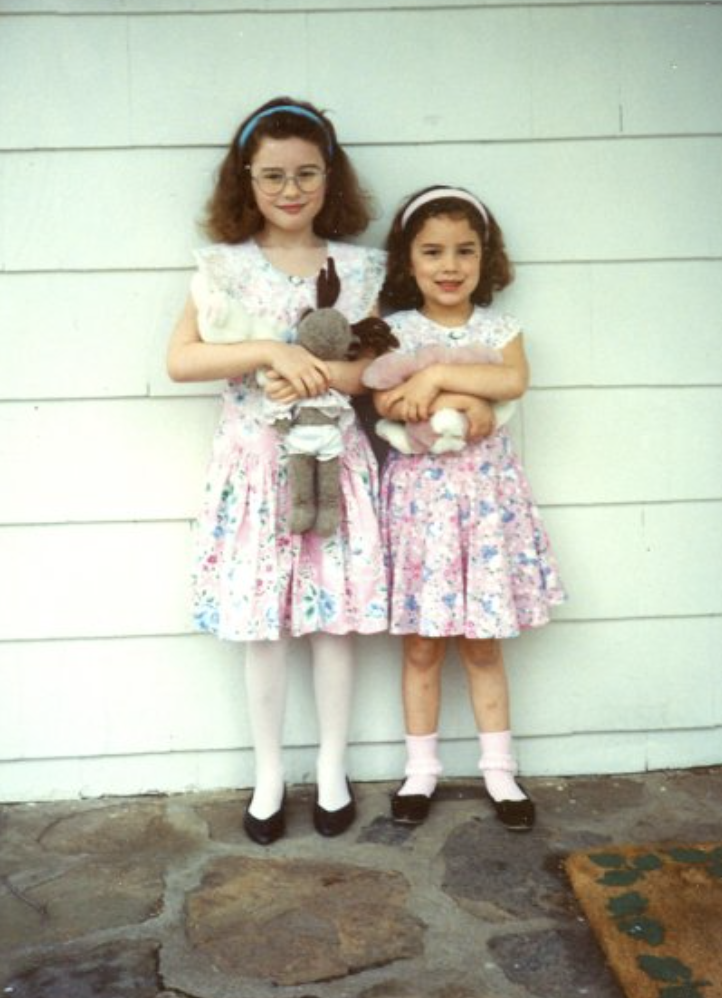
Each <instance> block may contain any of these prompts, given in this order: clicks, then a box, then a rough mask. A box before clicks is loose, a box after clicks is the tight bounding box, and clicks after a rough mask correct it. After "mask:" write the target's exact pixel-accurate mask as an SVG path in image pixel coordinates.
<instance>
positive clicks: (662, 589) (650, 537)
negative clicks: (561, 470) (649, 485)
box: [545, 501, 722, 620]
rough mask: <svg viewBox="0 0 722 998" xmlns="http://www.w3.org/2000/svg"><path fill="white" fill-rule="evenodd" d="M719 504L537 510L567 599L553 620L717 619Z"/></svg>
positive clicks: (720, 606) (721, 550)
mask: <svg viewBox="0 0 722 998" xmlns="http://www.w3.org/2000/svg"><path fill="white" fill-rule="evenodd" d="M721 517H722V502H719V501H718V502H713V503H712V502H711V503H691V502H688V503H660V504H657V505H650V506H597V507H584V506H579V507H573V508H567V509H563V508H554V509H547V510H545V520H546V523H547V525H548V527H549V531H550V534H551V536H552V538H553V539H554V547H555V550H556V552H557V555H558V558H559V562H560V565H561V566H562V567H563V570H564V582H565V584H566V586H567V588H568V591H569V595H570V599H569V602H568V603H567V604H565V605H564V606H563V607H561V608H560V609H559V610H557V611H556V614H555V616H556V617H557V618H558V619H575V620H579V619H582V620H614V619H625V618H630V617H632V618H633V617H648V618H652V617H675V616H694V615H698V614H719V613H720V612H722V586H721V585H720V565H722V531H720V529H719V525H720V518H721Z"/></svg>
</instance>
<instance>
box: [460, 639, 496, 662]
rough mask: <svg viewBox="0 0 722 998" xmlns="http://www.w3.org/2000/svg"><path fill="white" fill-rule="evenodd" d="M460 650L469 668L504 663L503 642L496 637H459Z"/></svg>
mask: <svg viewBox="0 0 722 998" xmlns="http://www.w3.org/2000/svg"><path fill="white" fill-rule="evenodd" d="M459 652H460V654H461V658H462V661H463V663H464V665H465V666H466V667H467V668H472V669H488V668H491V667H495V666H499V665H502V664H503V660H502V655H501V642H500V641H497V640H496V638H489V639H487V640H483V641H482V640H478V639H473V638H459Z"/></svg>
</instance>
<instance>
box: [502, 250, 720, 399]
mask: <svg viewBox="0 0 722 998" xmlns="http://www.w3.org/2000/svg"><path fill="white" fill-rule="evenodd" d="M516 270H517V273H516V279H515V282H514V283H513V284H512V285H511V287H510V288H509V289H508V290H507V291H506V292H505V293H504V294H503V295H501V296H500V297H499V299H498V304H499V307H500V308H502V309H505V310H506V311H510V312H512V313H513V314H514V315H517V316H518V317H519V319H520V320H521V322H522V325H523V327H524V329H525V330H526V346H527V353H528V355H529V359H530V362H531V370H532V385H533V386H535V387H542V388H544V387H550V386H554V387H558V386H567V387H572V386H579V385H582V386H596V385H600V386H601V385H606V386H610V385H617V386H624V385H668V386H674V385H710V384H715V383H719V380H720V379H719V375H720V372H722V335H720V333H722V296H721V295H720V294H719V292H718V288H719V287H720V286H722V261H720V260H710V261H704V260H694V261H691V260H690V261H678V260H670V261H658V262H655V263H653V262H651V261H645V262H644V263H633V262H630V263H625V264H615V263H608V264H599V265H596V264H589V265H584V264H570V265H568V266H560V265H556V266H544V265H540V266H533V265H531V266H529V265H524V264H523V265H521V266H517V268H516Z"/></svg>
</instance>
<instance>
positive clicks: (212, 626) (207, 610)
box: [194, 606, 220, 634]
mask: <svg viewBox="0 0 722 998" xmlns="http://www.w3.org/2000/svg"><path fill="white" fill-rule="evenodd" d="M194 620H195V623H196V626H197V627H198V629H199V630H201V631H210V632H211V633H212V634H214V633H215V632H216V631H217V630H218V625H219V623H220V614H219V613H218V607H215V606H203V607H201V608H200V610H198V611H197V612H196V614H195V616H194Z"/></svg>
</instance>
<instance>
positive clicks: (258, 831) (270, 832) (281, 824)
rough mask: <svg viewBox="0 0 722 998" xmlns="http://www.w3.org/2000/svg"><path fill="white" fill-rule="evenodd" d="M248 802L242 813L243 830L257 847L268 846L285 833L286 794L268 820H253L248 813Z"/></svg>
mask: <svg viewBox="0 0 722 998" xmlns="http://www.w3.org/2000/svg"><path fill="white" fill-rule="evenodd" d="M250 806H251V804H250V801H249V802H248V804H247V805H246V810H245V811H244V813H243V828H244V831H245V833H246V835H247V836H248V838H249V839H253V841H254V842H257V843H258V844H259V846H270V845H272V844H273V843H274V842H275V841H276V840H277V839H280V838H281V836H282V835H283V834H284V833H285V831H286V815H285V814H284V808H285V806H286V793H285V791H284V793H283V800H282V801H281V806H280V807H279V809H278V810H277V811H276V813H275V814H272V815H271V816H270V818H255V817H254V816H253V815H252V814H251V812H250V811H249V807H250Z"/></svg>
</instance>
